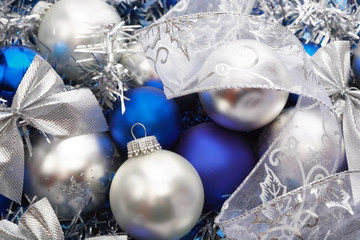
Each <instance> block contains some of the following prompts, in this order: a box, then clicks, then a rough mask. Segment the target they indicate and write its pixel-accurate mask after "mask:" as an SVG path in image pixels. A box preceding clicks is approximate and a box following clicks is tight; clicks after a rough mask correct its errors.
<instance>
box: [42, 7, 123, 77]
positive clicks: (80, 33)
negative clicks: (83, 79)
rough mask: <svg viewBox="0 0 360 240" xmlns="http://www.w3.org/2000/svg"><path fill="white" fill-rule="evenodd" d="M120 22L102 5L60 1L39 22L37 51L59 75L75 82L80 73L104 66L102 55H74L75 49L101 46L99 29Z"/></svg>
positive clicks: (112, 9)
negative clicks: (81, 46)
mask: <svg viewBox="0 0 360 240" xmlns="http://www.w3.org/2000/svg"><path fill="white" fill-rule="evenodd" d="M120 21H121V19H120V16H119V15H118V14H117V12H116V11H115V9H114V8H112V7H111V6H110V5H108V4H107V3H106V2H105V1H102V0H61V1H58V2H56V3H55V4H54V5H53V6H52V7H51V8H50V9H49V10H48V11H47V12H46V14H45V16H44V17H43V19H42V20H41V23H40V26H39V32H38V41H37V47H38V48H39V50H40V53H41V55H42V56H43V57H44V58H46V59H47V61H48V62H49V63H50V64H51V65H53V66H54V67H55V70H56V71H57V72H58V73H59V74H60V75H62V76H63V77H65V78H66V79H71V80H76V79H77V78H79V77H80V76H81V75H83V74H84V72H85V71H84V69H89V68H90V69H92V68H95V69H96V68H98V69H99V67H100V65H101V64H104V62H105V54H94V53H80V52H74V50H75V48H76V47H78V46H80V45H91V44H101V43H103V42H104V41H105V39H104V35H102V34H100V33H99V31H101V27H105V26H107V25H111V24H114V25H117V24H119V23H120ZM96 34H97V35H96ZM91 35H93V36H91ZM76 61H80V62H78V63H77V62H76Z"/></svg>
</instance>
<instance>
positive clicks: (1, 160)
mask: <svg viewBox="0 0 360 240" xmlns="http://www.w3.org/2000/svg"><path fill="white" fill-rule="evenodd" d="M64 89H65V85H64V83H63V81H62V79H61V78H60V77H59V76H58V75H57V73H56V72H55V71H54V70H53V69H52V68H51V66H50V65H49V64H48V63H47V62H46V61H45V60H43V59H42V58H40V57H38V56H36V57H35V59H34V61H33V62H32V63H31V65H30V67H29V69H28V70H27V72H26V73H25V75H24V77H23V79H22V81H21V82H20V85H19V87H18V89H17V91H16V93H15V96H14V99H13V103H12V105H11V108H7V107H2V108H0V182H1V183H2V184H1V185H0V194H2V195H4V196H6V197H8V198H10V199H11V200H13V201H16V202H20V201H21V196H22V190H23V178H24V146H23V141H22V137H21V134H20V131H19V129H18V126H19V122H20V121H23V122H25V123H26V124H28V125H31V126H33V127H35V128H37V129H39V130H41V131H44V132H46V133H49V134H53V135H63V136H67V135H81V134H88V133H95V132H104V131H107V130H108V127H107V123H106V120H105V118H104V115H103V113H102V110H101V108H100V106H99V104H98V102H97V100H96V98H95V97H94V96H93V94H92V92H91V91H90V90H89V89H77V90H72V91H64Z"/></svg>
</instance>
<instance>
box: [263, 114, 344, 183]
mask: <svg viewBox="0 0 360 240" xmlns="http://www.w3.org/2000/svg"><path fill="white" fill-rule="evenodd" d="M294 111H295V110H294V107H290V108H287V109H285V110H284V111H283V112H282V113H281V114H280V115H279V116H278V117H277V118H276V119H275V120H274V121H273V122H272V123H271V124H269V125H268V126H267V127H266V128H265V129H264V131H263V133H262V134H261V135H260V137H259V142H258V144H259V157H261V156H262V155H263V154H264V153H265V152H266V150H267V149H268V148H269V146H270V145H271V144H272V143H273V142H274V140H275V139H276V138H277V137H278V136H279V135H280V134H281V132H282V131H286V132H289V131H291V137H290V138H291V139H290V141H295V142H296V143H297V148H296V151H297V158H298V159H299V160H300V161H304V162H305V161H314V164H316V162H318V163H319V164H324V162H328V161H329V162H330V163H332V165H333V168H335V167H337V166H336V165H335V164H336V159H337V158H338V157H339V156H338V153H339V150H340V147H341V146H338V148H336V144H338V143H330V142H328V141H329V140H330V138H328V137H327V136H328V134H329V133H331V132H332V131H333V130H334V129H337V128H338V125H337V122H336V121H334V120H333V119H327V121H323V118H322V115H321V111H319V109H318V108H313V109H310V110H306V111H304V110H300V109H299V110H298V111H296V112H294ZM291 117H292V118H291ZM290 119H291V124H292V125H295V126H296V127H295V128H292V129H291V130H289V129H286V126H287V124H288V123H289V121H290ZM292 139H293V140H292ZM282 141H288V139H282ZM323 153H324V154H323ZM316 157H317V158H318V159H317V160H315V158H316ZM296 164H297V163H296V162H294V161H292V160H291V159H288V164H283V165H282V166H284V167H283V173H284V174H285V175H286V176H288V179H290V180H291V181H292V182H293V183H294V184H298V185H299V186H300V185H301V184H300V183H302V182H303V181H302V178H301V174H300V173H299V172H298V167H297V166H295V165H296ZM344 165H346V161H345V153H344V148H343V146H342V149H341V153H340V162H339V164H338V169H341V168H343V167H344Z"/></svg>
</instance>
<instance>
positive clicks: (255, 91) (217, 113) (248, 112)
mask: <svg viewBox="0 0 360 240" xmlns="http://www.w3.org/2000/svg"><path fill="white" fill-rule="evenodd" d="M216 80H217V81H220V82H228V83H229V86H232V88H229V89H223V90H215V91H209V92H200V93H199V96H200V101H201V104H202V106H203V107H204V110H205V112H206V113H207V114H208V115H209V117H210V118H211V119H212V120H214V121H215V122H216V123H218V124H219V125H221V126H223V127H225V128H229V129H232V130H237V131H249V130H254V129H257V128H261V127H263V126H265V125H266V124H268V123H270V122H271V121H272V120H274V118H275V117H276V116H277V115H278V114H279V113H280V112H281V110H282V109H283V108H284V106H285V104H286V101H287V98H288V96H289V93H288V92H286V91H279V90H275V89H268V88H269V86H274V83H273V82H275V81H277V82H282V83H286V82H287V81H288V80H289V75H288V72H287V70H286V68H285V67H284V66H283V64H282V63H281V61H280V58H279V57H278V56H277V55H276V52H274V51H273V50H272V49H270V48H269V47H268V46H266V45H264V44H262V43H260V42H257V41H255V40H247V39H246V40H237V41H233V42H229V43H226V44H224V45H223V46H221V47H219V48H217V49H216V50H215V51H214V52H213V53H212V54H211V55H210V56H209V57H208V58H207V59H206V60H205V62H204V64H203V66H202V68H201V70H200V72H199V81H204V82H205V81H207V82H212V81H216ZM209 84H210V83H209ZM238 86H240V87H238ZM248 86H249V87H248Z"/></svg>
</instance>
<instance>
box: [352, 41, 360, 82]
mask: <svg viewBox="0 0 360 240" xmlns="http://www.w3.org/2000/svg"><path fill="white" fill-rule="evenodd" d="M352 70H353V73H354V79H355V86H356V87H357V88H360V47H357V48H356V49H355V53H354V55H353V57H352Z"/></svg>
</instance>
